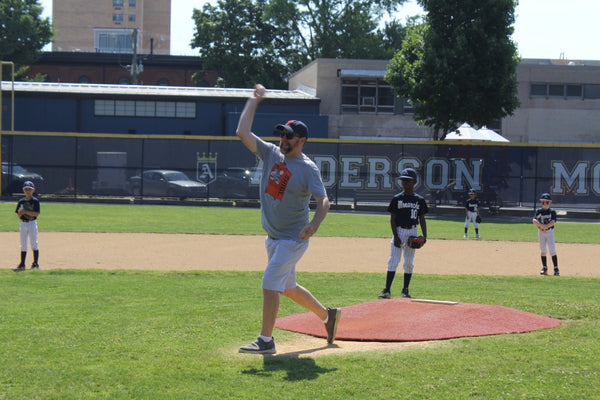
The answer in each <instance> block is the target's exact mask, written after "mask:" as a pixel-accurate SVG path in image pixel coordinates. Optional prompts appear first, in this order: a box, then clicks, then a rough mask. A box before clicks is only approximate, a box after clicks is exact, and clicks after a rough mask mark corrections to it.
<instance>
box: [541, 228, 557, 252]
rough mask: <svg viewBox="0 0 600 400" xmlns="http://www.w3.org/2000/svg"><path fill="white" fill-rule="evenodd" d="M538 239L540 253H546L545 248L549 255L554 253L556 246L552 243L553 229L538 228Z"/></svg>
mask: <svg viewBox="0 0 600 400" xmlns="http://www.w3.org/2000/svg"><path fill="white" fill-rule="evenodd" d="M538 241H539V242H540V254H541V255H542V256H545V255H546V248H548V253H550V255H551V256H555V255H556V246H555V243H554V229H548V230H547V231H542V230H538Z"/></svg>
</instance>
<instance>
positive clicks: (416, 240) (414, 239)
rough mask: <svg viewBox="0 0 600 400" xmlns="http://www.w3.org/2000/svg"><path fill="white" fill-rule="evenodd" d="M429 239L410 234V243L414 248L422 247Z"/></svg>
mask: <svg viewBox="0 0 600 400" xmlns="http://www.w3.org/2000/svg"><path fill="white" fill-rule="evenodd" d="M426 241H427V239H425V237H424V236H409V237H408V245H409V246H410V247H411V248H413V249H420V248H421V247H423V245H424V244H425V242H426Z"/></svg>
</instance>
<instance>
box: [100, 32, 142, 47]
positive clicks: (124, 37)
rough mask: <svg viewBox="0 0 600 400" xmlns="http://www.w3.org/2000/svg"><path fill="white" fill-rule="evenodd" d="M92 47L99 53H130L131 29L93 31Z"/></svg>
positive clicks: (131, 42)
mask: <svg viewBox="0 0 600 400" xmlns="http://www.w3.org/2000/svg"><path fill="white" fill-rule="evenodd" d="M138 44H139V43H138ZM94 47H95V48H96V51H97V52H99V53H132V52H133V29H129V28H113V29H110V28H98V29H94Z"/></svg>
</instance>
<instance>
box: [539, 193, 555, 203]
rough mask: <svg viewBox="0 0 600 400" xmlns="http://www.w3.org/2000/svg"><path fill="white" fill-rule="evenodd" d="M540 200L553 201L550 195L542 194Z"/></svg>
mask: <svg viewBox="0 0 600 400" xmlns="http://www.w3.org/2000/svg"><path fill="white" fill-rule="evenodd" d="M540 200H550V201H552V198H551V197H550V193H542V195H541V196H540Z"/></svg>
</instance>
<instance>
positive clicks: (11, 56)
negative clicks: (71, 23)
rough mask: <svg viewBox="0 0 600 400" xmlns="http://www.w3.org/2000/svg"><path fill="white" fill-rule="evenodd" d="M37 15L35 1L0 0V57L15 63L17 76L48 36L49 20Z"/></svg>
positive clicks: (46, 42)
mask: <svg viewBox="0 0 600 400" xmlns="http://www.w3.org/2000/svg"><path fill="white" fill-rule="evenodd" d="M41 14H42V7H41V6H40V5H39V4H38V2H37V0H0V60H2V61H12V62H14V63H15V75H16V77H17V78H20V77H21V76H22V75H23V74H24V72H25V70H26V69H27V66H28V65H30V64H32V63H33V62H35V61H36V60H37V59H38V58H39V56H40V52H41V50H42V48H43V47H44V46H45V45H46V44H48V43H49V42H50V40H51V38H52V25H51V23H50V20H49V19H48V18H45V19H42V18H41ZM3 76H5V75H4V74H3Z"/></svg>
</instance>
